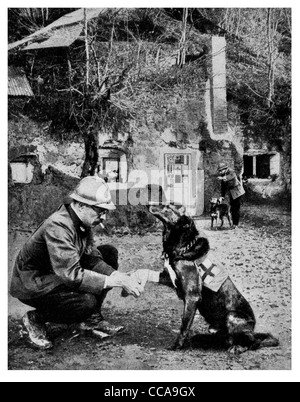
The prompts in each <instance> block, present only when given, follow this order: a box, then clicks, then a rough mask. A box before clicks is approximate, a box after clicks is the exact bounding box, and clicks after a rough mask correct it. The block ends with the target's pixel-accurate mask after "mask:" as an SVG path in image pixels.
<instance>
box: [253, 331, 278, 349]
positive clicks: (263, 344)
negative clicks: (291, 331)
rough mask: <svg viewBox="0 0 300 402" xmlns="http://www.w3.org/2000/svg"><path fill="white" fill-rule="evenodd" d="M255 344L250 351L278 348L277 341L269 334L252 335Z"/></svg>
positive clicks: (258, 333)
mask: <svg viewBox="0 0 300 402" xmlns="http://www.w3.org/2000/svg"><path fill="white" fill-rule="evenodd" d="M254 338H255V343H254V344H253V345H252V347H251V349H252V350H253V349H259V348H273V347H277V346H279V340H278V339H276V338H275V337H274V336H273V335H271V334H269V333H261V332H256V333H254Z"/></svg>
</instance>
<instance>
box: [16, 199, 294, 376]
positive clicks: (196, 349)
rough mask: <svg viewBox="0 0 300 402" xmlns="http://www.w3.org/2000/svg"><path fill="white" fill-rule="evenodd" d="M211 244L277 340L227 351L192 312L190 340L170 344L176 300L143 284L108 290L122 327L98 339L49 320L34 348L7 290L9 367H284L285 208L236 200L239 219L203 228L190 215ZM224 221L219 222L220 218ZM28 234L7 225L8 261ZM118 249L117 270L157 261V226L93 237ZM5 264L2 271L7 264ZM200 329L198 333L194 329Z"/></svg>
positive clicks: (178, 310)
mask: <svg viewBox="0 0 300 402" xmlns="http://www.w3.org/2000/svg"><path fill="white" fill-rule="evenodd" d="M196 223H197V226H198V228H199V229H201V230H204V232H205V233H206V235H207V237H208V239H209V241H210V244H211V249H212V251H211V255H210V259H211V260H217V261H223V262H224V263H225V265H226V266H227V268H228V270H229V271H230V275H231V277H232V279H233V281H234V282H235V284H236V285H237V287H238V288H239V289H240V291H241V292H242V293H243V294H244V296H245V297H246V298H247V299H248V300H249V302H250V304H251V305H252V307H253V309H254V312H255V314H256V317H257V331H258V332H271V333H272V334H273V335H274V336H276V337H278V338H279V340H280V346H279V347H277V348H264V349H260V350H258V351H249V352H246V353H244V354H241V355H238V356H235V355H230V354H229V353H228V352H227V351H226V350H224V349H222V348H220V347H212V346H211V345H209V343H207V342H205V340H207V334H208V327H207V324H206V323H205V322H204V320H203V319H202V317H201V316H200V315H196V318H195V321H194V324H193V328H192V333H191V337H192V341H191V345H190V346H189V347H188V348H187V349H185V350H182V351H172V350H170V347H171V346H172V344H173V343H174V342H175V339H176V336H177V334H178V331H179V328H180V321H181V314H182V309H183V304H182V302H181V301H180V300H178V298H177V296H176V294H175V293H174V291H172V290H171V289H168V288H166V287H163V286H158V285H155V284H147V286H146V290H145V292H144V294H143V295H142V296H141V297H140V298H139V299H134V298H132V297H128V298H122V297H121V296H120V291H119V290H115V289H114V290H112V291H111V292H110V294H109V296H108V298H107V299H106V302H105V305H104V314H105V316H106V317H107V319H109V320H110V321H112V322H114V323H116V324H120V325H124V326H125V327H126V331H125V332H124V333H122V334H120V335H118V336H116V337H114V338H108V339H107V340H105V341H99V340H96V339H94V338H91V337H87V336H76V334H75V337H74V333H73V332H72V330H71V329H67V330H66V329H62V328H57V327H51V329H50V330H51V331H50V335H51V337H52V339H53V342H54V345H55V347H54V349H53V350H52V351H48V352H41V351H37V350H34V349H32V348H31V347H29V346H28V345H27V344H26V342H25V339H24V338H23V337H22V331H21V329H22V327H21V324H20V317H21V315H22V314H23V313H24V312H25V311H26V309H27V308H26V306H24V305H22V304H21V303H19V302H18V301H17V300H15V299H12V298H11V297H9V325H8V329H9V337H8V341H9V344H8V369H9V370H290V369H291V328H292V327H291V215H290V213H289V212H288V211H286V210H285V209H283V208H280V207H267V206H261V207H257V206H244V207H243V219H242V227H241V228H239V229H237V230H234V231H233V230H229V229H228V228H227V227H225V228H224V229H223V230H214V231H211V230H210V221H209V219H208V218H201V219H199V220H197V221H196ZM225 226H226V225H225ZM27 237H28V234H27V233H19V232H18V233H16V232H15V233H9V268H10V270H11V266H12V262H13V260H14V257H15V255H16V253H17V251H18V249H19V248H20V247H21V245H22V244H23V243H24V241H25V240H26V238H27ZM101 241H102V242H104V243H111V244H114V245H115V246H117V247H118V248H119V251H120V263H121V264H120V265H121V270H122V271H124V272H127V271H129V270H132V269H138V268H151V269H155V270H161V269H162V261H161V260H160V254H161V231H160V230H158V231H156V232H153V233H149V234H146V235H144V236H138V235H126V236H124V235H123V236H116V235H114V236H112V237H110V238H103V239H101ZM9 272H10V271H9ZM9 277H10V274H9ZM196 334H203V335H206V336H203V337H202V338H201V336H198V337H197V336H194V335H196Z"/></svg>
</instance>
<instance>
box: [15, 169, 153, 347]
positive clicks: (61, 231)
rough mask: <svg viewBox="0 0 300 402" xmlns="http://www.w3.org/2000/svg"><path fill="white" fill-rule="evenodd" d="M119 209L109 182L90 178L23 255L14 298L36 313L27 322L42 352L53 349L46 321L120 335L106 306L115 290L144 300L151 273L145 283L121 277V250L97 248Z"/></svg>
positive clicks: (33, 341) (31, 338) (40, 229)
mask: <svg viewBox="0 0 300 402" xmlns="http://www.w3.org/2000/svg"><path fill="white" fill-rule="evenodd" d="M113 209H115V205H114V204H113V203H112V201H111V195H110V192H109V188H108V186H107V184H106V183H105V182H104V180H102V179H100V178H96V177H91V176H90V177H86V178H84V179H82V180H81V181H80V183H79V184H78V186H77V187H76V189H75V190H74V192H73V193H72V194H71V195H70V203H67V204H63V205H61V206H60V207H59V209H58V210H57V211H56V212H54V213H53V214H52V215H51V216H50V217H49V218H48V219H46V220H45V221H44V222H43V223H42V224H41V225H40V226H39V227H38V229H37V230H36V231H35V232H34V233H33V234H32V236H31V237H30V238H29V240H28V241H27V243H26V244H25V245H24V246H23V248H22V249H21V251H20V252H19V254H18V256H17V258H16V261H15V265H14V269H13V274H12V279H11V286H10V293H11V295H12V296H13V297H16V298H18V299H19V300H20V301H21V302H22V303H24V304H26V305H28V306H31V307H33V308H34V309H35V310H32V311H29V312H27V313H26V314H25V316H24V317H23V324H24V326H25V328H26V330H27V332H28V338H29V341H30V343H31V344H33V345H34V346H36V347H38V348H41V349H50V348H51V347H52V346H53V345H52V343H51V341H50V340H49V339H48V338H47V334H46V327H45V323H46V322H52V323H62V324H73V323H80V326H81V328H82V329H83V330H86V331H90V332H93V333H94V334H97V333H99V332H98V331H102V332H105V333H109V334H115V333H116V332H119V331H120V330H122V329H123V328H122V327H116V326H113V325H111V324H109V323H108V322H107V321H105V320H104V319H103V317H102V315H101V306H102V304H103V301H104V299H105V297H106V295H107V293H108V291H109V290H110V289H112V288H114V287H120V288H122V289H123V292H124V293H126V294H129V295H133V296H135V297H139V296H140V295H141V293H142V292H143V289H144V286H145V283H146V281H147V280H148V271H145V272H144V275H142V277H141V278H139V276H138V275H132V274H131V275H130V274H125V273H120V272H118V250H117V249H116V248H115V247H113V246H111V245H102V246H99V247H98V248H94V247H93V242H92V228H93V227H95V226H96V225H98V224H100V223H101V221H102V219H103V218H104V214H105V213H107V212H108V211H110V210H113ZM145 275H146V277H145ZM157 275H158V274H156V273H154V276H155V277H156V276H157ZM155 280H157V281H158V279H155ZM94 313H96V314H97V313H98V315H99V320H97V324H96V326H95V325H94V326H93V324H92V323H89V319H90V318H91V316H92V315H94ZM90 321H91V322H93V320H90ZM94 321H95V320H94ZM96 330H97V331H96Z"/></svg>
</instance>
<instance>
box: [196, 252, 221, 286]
mask: <svg viewBox="0 0 300 402" xmlns="http://www.w3.org/2000/svg"><path fill="white" fill-rule="evenodd" d="M198 261H199V260H196V261H194V265H195V267H196V268H197V269H198V271H199V274H200V276H201V279H202V282H203V285H204V286H205V287H207V288H208V289H210V290H212V291H213V292H218V290H219V289H220V287H221V286H222V285H223V283H224V282H225V281H226V279H227V278H228V276H229V275H228V272H227V270H226V269H225V268H224V267H223V266H218V265H216V264H214V263H212V262H211V261H210V260H209V259H208V258H206V259H205V260H204V261H203V262H199V263H198Z"/></svg>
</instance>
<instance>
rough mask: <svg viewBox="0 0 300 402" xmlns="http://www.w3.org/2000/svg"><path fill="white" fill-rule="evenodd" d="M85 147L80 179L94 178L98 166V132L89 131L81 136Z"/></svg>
mask: <svg viewBox="0 0 300 402" xmlns="http://www.w3.org/2000/svg"><path fill="white" fill-rule="evenodd" d="M83 139H84V145H85V160H84V164H83V168H82V173H81V177H82V178H83V177H86V176H94V175H95V173H96V169H97V166H98V158H99V154H98V146H99V139H98V132H96V131H95V130H91V131H89V132H86V133H84V135H83Z"/></svg>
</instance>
